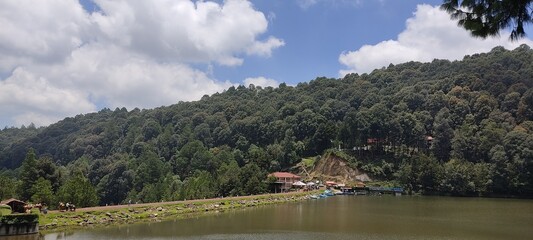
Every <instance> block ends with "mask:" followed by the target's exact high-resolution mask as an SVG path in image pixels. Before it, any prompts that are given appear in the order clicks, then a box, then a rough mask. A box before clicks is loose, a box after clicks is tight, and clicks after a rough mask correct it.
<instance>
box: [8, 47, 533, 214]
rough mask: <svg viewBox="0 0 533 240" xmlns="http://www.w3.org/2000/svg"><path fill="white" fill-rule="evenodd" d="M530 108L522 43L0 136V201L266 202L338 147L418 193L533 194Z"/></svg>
mask: <svg viewBox="0 0 533 240" xmlns="http://www.w3.org/2000/svg"><path fill="white" fill-rule="evenodd" d="M532 109H533V50H531V49H530V48H529V47H528V46H526V45H522V46H520V47H518V48H516V49H514V50H506V49H504V48H502V47H496V48H494V49H492V50H491V51H490V52H488V53H481V54H474V55H471V56H465V57H464V58H463V59H462V60H461V61H453V62H451V61H448V60H434V61H432V62H429V63H419V62H408V63H404V64H398V65H392V64H391V65H390V66H388V67H387V68H383V69H379V70H374V71H373V72H371V73H369V74H361V75H359V74H348V75H346V76H345V77H343V78H341V79H332V78H324V77H319V78H316V79H314V80H312V81H309V82H303V83H299V84H298V85H297V86H288V85H286V84H280V85H279V87H277V88H273V87H265V88H262V87H256V86H253V85H250V86H248V87H245V86H238V87H230V88H229V89H227V90H226V91H224V92H222V93H216V94H213V95H211V96H204V97H203V98H202V99H201V100H199V101H193V102H179V103H177V104H174V105H171V106H166V107H160V108H156V109H143V110H140V109H132V110H130V111H128V110H127V109H125V108H117V109H115V110H110V109H103V110H101V111H99V112H96V113H89V114H80V115H78V116H75V117H68V118H65V119H63V120H61V121H59V122H57V123H55V124H52V125H50V126H48V127H44V128H39V129H36V128H32V129H28V128H6V129H4V130H0V147H2V149H1V151H0V168H3V170H0V183H5V184H9V185H12V186H16V187H15V188H14V189H20V191H19V192H16V191H11V190H9V189H0V194H1V195H2V196H3V197H10V196H14V195H17V196H19V197H21V198H23V200H29V199H32V197H34V199H35V200H37V199H45V200H46V201H49V200H47V197H48V196H49V195H50V194H49V193H50V191H51V192H52V193H53V196H54V197H55V199H54V201H56V202H58V201H64V202H66V201H72V202H77V203H78V204H80V206H81V205H84V206H85V205H93V204H95V202H99V203H100V204H112V203H114V204H116V203H125V202H128V201H129V200H131V201H133V202H137V201H138V202H147V201H161V200H180V199H191V198H204V197H215V196H231V195H244V194H256V193H263V192H265V191H268V186H267V185H265V184H266V182H267V173H269V172H273V171H281V170H291V169H294V168H293V167H294V166H295V165H297V164H298V163H299V162H300V161H301V159H302V158H303V157H316V156H317V155H323V154H324V152H325V151H330V150H329V149H332V148H336V149H339V148H340V149H341V151H342V152H343V154H344V155H343V156H346V158H347V159H349V163H350V165H351V166H353V167H357V168H360V169H361V170H362V171H365V172H367V173H368V174H369V175H370V176H371V177H372V178H374V179H380V180H387V181H396V183H397V184H401V185H403V186H404V187H406V188H407V189H409V190H410V191H413V192H422V193H428V194H429V193H442V194H453V195H521V196H522V195H528V196H531V195H533V177H532V176H533V174H531V173H532V171H533V145H532V144H533V110H532ZM41 178H42V179H41ZM35 185H39V186H41V187H40V188H35V187H32V186H35ZM73 186H80V187H79V188H76V187H73ZM50 188H51V190H50ZM82 200H83V201H85V200H86V202H82Z"/></svg>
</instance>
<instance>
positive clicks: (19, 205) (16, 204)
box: [0, 198, 26, 213]
mask: <svg viewBox="0 0 533 240" xmlns="http://www.w3.org/2000/svg"><path fill="white" fill-rule="evenodd" d="M1 204H5V205H8V206H10V207H11V210H12V211H13V213H24V206H25V205H26V203H25V202H23V201H20V200H18V199H14V198H10V199H7V200H4V201H2V202H0V205H1Z"/></svg>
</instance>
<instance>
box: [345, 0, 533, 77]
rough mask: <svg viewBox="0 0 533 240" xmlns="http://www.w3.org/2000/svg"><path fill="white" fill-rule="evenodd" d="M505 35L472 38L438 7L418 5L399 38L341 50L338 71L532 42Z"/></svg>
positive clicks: (454, 57)
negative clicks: (339, 68) (341, 68)
mask: <svg viewBox="0 0 533 240" xmlns="http://www.w3.org/2000/svg"><path fill="white" fill-rule="evenodd" d="M508 35H509V34H508V33H502V36H503V37H499V38H488V39H484V40H483V39H479V38H474V37H472V36H471V35H470V34H469V33H468V32H467V31H466V30H464V29H462V28H460V27H458V26H457V23H456V22H455V21H454V20H451V19H450V16H449V15H448V14H447V13H446V12H444V11H442V10H440V9H439V7H438V6H435V7H433V6H429V5H425V4H424V5H418V7H417V10H416V12H415V13H414V16H413V17H411V18H409V19H407V21H406V29H405V30H404V31H403V32H401V33H400V34H399V35H398V39H396V40H387V41H383V42H380V43H378V44H375V45H364V46H362V47H361V48H359V49H358V50H356V51H349V52H344V53H342V54H341V55H340V56H339V61H340V63H342V64H343V65H345V66H346V67H348V69H345V70H341V71H340V74H341V76H344V75H345V74H347V73H351V72H357V73H364V72H371V71H372V70H374V69H376V68H381V67H383V66H387V65H389V64H390V63H393V64H398V63H403V62H407V61H421V62H429V61H432V60H433V59H436V58H437V59H450V60H457V59H462V58H463V56H464V55H467V54H473V53H479V52H487V51H490V50H491V49H492V48H493V47H495V46H498V45H499V46H503V47H505V48H508V49H513V48H516V47H518V46H519V45H520V44H523V43H526V44H529V45H532V44H533V42H532V41H531V40H529V39H523V40H521V41H518V42H511V41H509V39H508V38H507V36H508Z"/></svg>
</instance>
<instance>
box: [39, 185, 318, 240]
mask: <svg viewBox="0 0 533 240" xmlns="http://www.w3.org/2000/svg"><path fill="white" fill-rule="evenodd" d="M313 193H314V192H297V193H285V194H269V195H257V196H243V197H230V198H215V199H205V200H190V201H180V202H163V203H150V204H139V205H135V204H133V205H131V206H127V205H126V206H123V207H120V208H112V209H106V208H105V207H102V208H101V209H99V210H92V209H98V208H88V209H80V211H77V212H51V213H49V214H46V215H41V217H40V220H39V225H40V229H41V230H42V231H44V232H54V231H61V230H65V229H75V228H85V227H99V226H102V227H103V226H110V225H124V224H133V223H140V222H160V221H163V220H168V219H183V218H191V217H194V216H198V215H199V214H206V213H213V214H214V213H220V212H224V211H230V210H234V209H241V208H249V207H256V206H262V205H271V204H278V203H285V202H297V201H303V200H307V199H309V198H310V196H311V195H312V194H313Z"/></svg>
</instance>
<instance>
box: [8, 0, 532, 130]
mask: <svg viewBox="0 0 533 240" xmlns="http://www.w3.org/2000/svg"><path fill="white" fill-rule="evenodd" d="M440 3H441V0H428V1H416V0H402V1H398V0H250V1H246V0H226V1H192V0H151V1H145V0H80V1H78V0H39V1H35V0H2V1H0V26H1V27H0V113H1V114H0V126H1V127H3V126H17V127H18V126H21V125H22V124H24V125H28V124H29V123H31V122H33V123H34V124H35V125H37V126H46V125H49V124H51V123H54V122H56V121H58V120H60V119H63V118H64V117H68V116H75V115H77V114H80V113H88V112H94V111H98V110H100V109H102V108H104V107H108V108H111V109H114V108H116V107H126V108H128V110H131V109H132V108H134V107H139V108H153V107H158V106H163V105H170V104H173V103H177V102H178V101H191V100H198V99H200V98H201V96H203V95H204V94H212V93H215V92H221V91H223V90H224V89H227V88H228V87H229V86H233V85H239V84H245V85H249V84H255V85H260V86H277V85H278V84H279V83H281V82H286V83H287V84H290V85H295V84H297V83H298V82H303V81H309V80H312V79H314V78H316V77H320V76H326V77H334V78H338V77H342V76H343V75H344V74H346V73H349V72H358V73H364V72H370V71H372V70H373V69H375V68H381V67H382V66H387V65H389V63H395V64H396V63H401V62H406V61H411V60H414V61H431V60H433V59H435V58H440V59H443V58H445V59H452V60H453V59H461V58H462V56H463V55H466V54H472V53H476V52H486V51H489V50H490V49H491V48H493V47H494V46H497V45H501V46H504V47H506V48H508V49H512V48H515V47H516V46H518V45H520V44H522V43H527V44H529V45H530V46H533V43H532V41H531V40H530V39H523V40H521V41H520V42H510V41H509V40H508V33H503V34H502V36H501V37H500V38H493V39H487V40H480V39H476V38H472V37H470V35H469V34H468V33H467V32H466V31H464V30H462V29H460V28H458V27H457V25H456V24H455V22H453V21H451V20H450V19H449V16H448V15H447V14H446V13H444V12H442V11H441V10H439V8H438V5H439V4H440ZM527 31H528V34H529V36H533V30H532V28H531V27H530V28H528V30H527Z"/></svg>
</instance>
